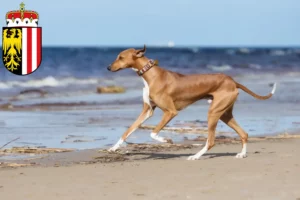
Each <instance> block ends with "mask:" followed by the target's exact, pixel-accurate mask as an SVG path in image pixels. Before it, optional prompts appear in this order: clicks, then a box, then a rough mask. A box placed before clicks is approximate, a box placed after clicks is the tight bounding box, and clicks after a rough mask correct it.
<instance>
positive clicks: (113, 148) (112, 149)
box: [108, 146, 118, 152]
mask: <svg viewBox="0 0 300 200" xmlns="http://www.w3.org/2000/svg"><path fill="white" fill-rule="evenodd" d="M117 149H118V147H115V146H113V147H111V148H109V149H108V151H109V152H115V151H117Z"/></svg>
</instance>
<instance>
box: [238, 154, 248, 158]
mask: <svg viewBox="0 0 300 200" xmlns="http://www.w3.org/2000/svg"><path fill="white" fill-rule="evenodd" d="M235 157H236V158H246V157H247V154H245V153H238V154H237V155H236V156H235Z"/></svg>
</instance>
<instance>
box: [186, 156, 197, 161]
mask: <svg viewBox="0 0 300 200" xmlns="http://www.w3.org/2000/svg"><path fill="white" fill-rule="evenodd" d="M199 159H200V157H198V156H196V155H193V156H189V157H188V158H187V160H199Z"/></svg>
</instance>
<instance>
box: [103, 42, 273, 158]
mask: <svg viewBox="0 0 300 200" xmlns="http://www.w3.org/2000/svg"><path fill="white" fill-rule="evenodd" d="M145 52H146V46H145V45H144V48H143V49H140V50H136V49H132V48H131V49H127V50H124V51H122V52H121V53H120V54H119V55H118V56H117V58H116V60H115V61H114V62H113V63H112V64H111V65H109V66H108V67H107V69H108V70H109V71H112V72H116V71H119V70H122V69H125V68H132V69H133V70H134V71H136V72H137V74H138V75H139V76H140V77H141V78H142V80H143V82H144V89H143V101H144V105H143V110H142V112H141V114H140V115H139V117H138V118H137V119H136V121H135V122H134V123H133V124H132V125H131V126H130V127H129V128H128V129H127V130H126V132H125V133H124V134H123V135H122V137H121V138H120V140H119V141H118V142H117V143H116V144H115V145H114V146H113V147H112V148H110V149H109V151H116V150H117V149H118V148H119V147H120V146H121V144H122V143H123V142H124V141H125V140H126V138H127V137H128V136H129V135H130V134H131V133H132V132H134V131H135V130H136V129H137V128H138V127H139V126H140V125H141V124H142V123H143V122H144V121H146V120H147V119H148V118H150V117H151V116H152V115H153V111H154V109H155V108H156V107H158V108H160V109H161V110H162V111H163V117H162V120H161V121H160V122H159V124H158V125H157V126H156V127H155V128H154V130H153V131H152V133H151V134H150V136H151V137H152V138H153V139H154V140H157V141H159V142H169V143H172V140H170V139H166V138H164V137H161V136H159V135H158V133H159V131H160V130H161V129H162V128H163V127H164V126H165V125H166V124H167V123H168V122H169V121H170V120H172V119H173V118H174V117H175V116H176V115H177V113H178V112H179V111H180V110H182V109H184V108H186V107H187V106H188V105H190V104H192V103H194V102H196V101H198V100H200V99H208V101H209V103H210V104H211V105H210V108H209V111H208V120H207V121H208V138H207V141H206V145H205V146H204V147H203V149H202V150H201V151H199V152H198V153H196V154H195V155H193V156H189V157H188V160H197V159H199V158H200V157H201V156H202V155H203V154H204V153H205V152H207V151H208V150H210V149H211V148H212V147H213V146H214V144H215V129H216V126H217V123H218V121H219V120H222V121H223V122H224V123H225V124H227V125H228V126H229V127H231V128H232V129H233V130H235V131H236V132H237V134H238V135H239V136H240V138H241V141H242V145H243V147H242V151H241V152H240V153H238V154H237V155H236V157H237V158H245V157H246V153H247V150H246V149H247V139H248V134H247V133H246V132H245V131H244V130H243V129H242V128H241V127H240V126H239V125H238V124H237V122H236V121H235V119H234V117H233V114H232V111H233V106H234V103H235V101H236V99H237V97H238V94H239V90H238V89H242V90H243V91H245V92H246V93H248V94H250V95H251V96H253V97H255V98H256V99H260V100H265V99H269V98H270V97H272V95H273V94H274V93H275V90H276V83H275V84H273V89H272V91H271V93H270V94H268V95H266V96H260V95H257V94H255V93H254V92H252V91H251V90H249V89H248V88H247V87H245V86H243V85H241V84H239V83H237V82H236V81H234V80H233V79H232V78H231V77H230V76H227V75H225V74H193V75H183V74H179V73H175V72H172V71H168V70H165V69H163V68H161V67H159V66H158V64H157V62H156V61H153V60H151V59H148V58H146V57H145V56H144V55H145Z"/></svg>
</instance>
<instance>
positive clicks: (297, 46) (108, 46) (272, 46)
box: [1, 44, 300, 49]
mask: <svg viewBox="0 0 300 200" xmlns="http://www.w3.org/2000/svg"><path fill="white" fill-rule="evenodd" d="M1 46H2V44H1ZM143 46H144V45H43V46H42V47H43V48H137V47H140V48H143ZM146 47H147V48H164V49H166V48H167V49H179V48H220V49H224V48H234V49H242V48H249V49H253V48H257V49H259V48H300V44H299V45H175V46H171V47H170V46H166V45H147V44H146Z"/></svg>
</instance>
